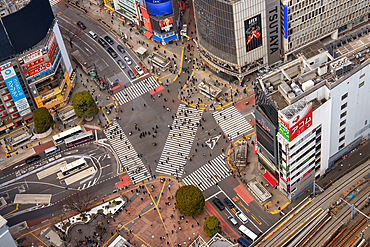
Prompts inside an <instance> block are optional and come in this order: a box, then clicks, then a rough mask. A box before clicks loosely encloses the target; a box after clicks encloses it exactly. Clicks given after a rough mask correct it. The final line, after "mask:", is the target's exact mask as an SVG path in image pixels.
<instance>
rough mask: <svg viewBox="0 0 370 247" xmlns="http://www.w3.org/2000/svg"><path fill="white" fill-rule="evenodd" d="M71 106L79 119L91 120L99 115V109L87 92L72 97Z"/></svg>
mask: <svg viewBox="0 0 370 247" xmlns="http://www.w3.org/2000/svg"><path fill="white" fill-rule="evenodd" d="M72 104H73V108H74V109H75V113H76V115H77V117H79V118H91V117H94V116H95V115H96V114H98V113H99V109H98V107H97V106H96V103H95V101H94V99H93V98H92V96H91V94H90V93H89V92H88V91H82V92H78V93H76V94H75V95H73V97H72Z"/></svg>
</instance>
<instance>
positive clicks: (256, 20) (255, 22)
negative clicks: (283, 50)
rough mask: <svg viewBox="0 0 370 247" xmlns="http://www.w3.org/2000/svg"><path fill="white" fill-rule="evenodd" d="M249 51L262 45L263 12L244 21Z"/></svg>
mask: <svg viewBox="0 0 370 247" xmlns="http://www.w3.org/2000/svg"><path fill="white" fill-rule="evenodd" d="M244 28H245V42H246V47H247V52H249V51H252V50H254V49H256V48H258V47H260V46H262V26H261V14H259V15H256V16H255V17H252V18H250V19H248V20H246V21H244Z"/></svg>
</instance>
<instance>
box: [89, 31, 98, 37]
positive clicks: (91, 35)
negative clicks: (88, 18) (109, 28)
mask: <svg viewBox="0 0 370 247" xmlns="http://www.w3.org/2000/svg"><path fill="white" fill-rule="evenodd" d="M89 35H90V37H91V38H93V39H96V37H98V35H96V33H94V32H93V31H89Z"/></svg>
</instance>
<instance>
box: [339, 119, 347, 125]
mask: <svg viewBox="0 0 370 247" xmlns="http://www.w3.org/2000/svg"><path fill="white" fill-rule="evenodd" d="M346 122H347V119H344V120H343V121H342V122H340V127H342V126H343V125H345V124H346Z"/></svg>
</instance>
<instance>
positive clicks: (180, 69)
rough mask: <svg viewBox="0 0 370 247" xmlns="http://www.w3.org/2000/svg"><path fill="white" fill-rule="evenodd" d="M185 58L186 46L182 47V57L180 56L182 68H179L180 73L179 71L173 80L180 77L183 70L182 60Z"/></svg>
mask: <svg viewBox="0 0 370 247" xmlns="http://www.w3.org/2000/svg"><path fill="white" fill-rule="evenodd" d="M183 58H184V47H182V51H181V58H180V68H179V73H177V75H176V77H175V78H174V79H173V81H176V79H177V77H179V75H180V74H181V71H182V60H183Z"/></svg>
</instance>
